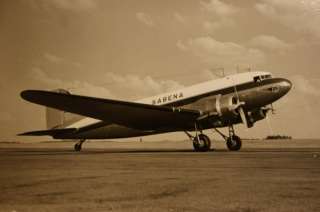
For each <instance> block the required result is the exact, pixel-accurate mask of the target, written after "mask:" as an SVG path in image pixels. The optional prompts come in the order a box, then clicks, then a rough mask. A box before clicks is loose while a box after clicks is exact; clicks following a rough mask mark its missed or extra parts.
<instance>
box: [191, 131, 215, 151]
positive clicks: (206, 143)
mask: <svg viewBox="0 0 320 212" xmlns="http://www.w3.org/2000/svg"><path fill="white" fill-rule="evenodd" d="M198 138H199V139H198ZM210 147H211V141H210V138H209V137H208V136H206V135H205V134H200V135H198V136H196V137H195V138H194V139H193V148H194V150H195V151H197V152H206V151H209V150H210Z"/></svg>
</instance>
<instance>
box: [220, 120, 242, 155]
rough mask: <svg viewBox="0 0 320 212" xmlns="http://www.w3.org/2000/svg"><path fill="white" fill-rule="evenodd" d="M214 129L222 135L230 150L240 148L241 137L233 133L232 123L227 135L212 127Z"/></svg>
mask: <svg viewBox="0 0 320 212" xmlns="http://www.w3.org/2000/svg"><path fill="white" fill-rule="evenodd" d="M214 130H215V131H216V132H217V133H219V134H220V135H221V136H222V137H223V139H224V140H225V141H226V143H227V147H228V149H229V150H230V151H238V150H240V149H241V145H242V141H241V138H240V137H239V136H237V135H236V134H235V132H234V128H233V125H230V126H229V137H228V136H226V135H224V134H223V133H222V132H220V131H219V130H218V129H216V128H214Z"/></svg>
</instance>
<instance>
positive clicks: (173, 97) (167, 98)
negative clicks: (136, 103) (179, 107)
mask: <svg viewBox="0 0 320 212" xmlns="http://www.w3.org/2000/svg"><path fill="white" fill-rule="evenodd" d="M181 98H183V93H182V92H180V93H174V94H169V95H167V96H162V97H159V98H157V99H153V100H152V104H153V105H159V104H164V103H167V102H171V101H173V100H177V99H181Z"/></svg>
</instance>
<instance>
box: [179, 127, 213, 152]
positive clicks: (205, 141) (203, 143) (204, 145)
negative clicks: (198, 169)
mask: <svg viewBox="0 0 320 212" xmlns="http://www.w3.org/2000/svg"><path fill="white" fill-rule="evenodd" d="M195 131H196V135H195V136H192V135H191V134H190V133H188V132H187V131H185V133H186V134H187V136H188V137H189V138H190V140H191V141H192V143H193V148H194V150H195V151H196V152H207V151H209V150H210V147H211V141H210V138H209V137H208V136H206V135H205V134H203V133H202V131H201V130H200V134H198V129H197V125H196V124H195Z"/></svg>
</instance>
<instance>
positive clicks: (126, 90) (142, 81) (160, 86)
mask: <svg viewBox="0 0 320 212" xmlns="http://www.w3.org/2000/svg"><path fill="white" fill-rule="evenodd" d="M105 78H106V79H108V83H106V85H112V88H113V91H114V92H115V93H116V94H117V95H119V96H122V97H131V98H134V99H138V98H143V97H148V96H153V95H156V94H160V93H164V92H169V91H172V90H176V89H179V88H181V87H183V86H182V85H181V84H180V83H178V82H176V81H174V80H155V79H153V78H152V77H150V76H145V77H139V76H136V75H131V74H128V75H118V74H115V73H112V72H108V73H107V74H106V75H105Z"/></svg>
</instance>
